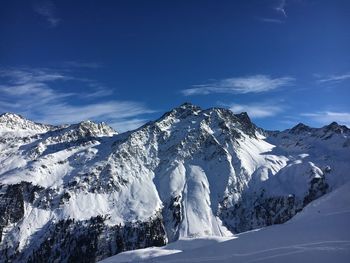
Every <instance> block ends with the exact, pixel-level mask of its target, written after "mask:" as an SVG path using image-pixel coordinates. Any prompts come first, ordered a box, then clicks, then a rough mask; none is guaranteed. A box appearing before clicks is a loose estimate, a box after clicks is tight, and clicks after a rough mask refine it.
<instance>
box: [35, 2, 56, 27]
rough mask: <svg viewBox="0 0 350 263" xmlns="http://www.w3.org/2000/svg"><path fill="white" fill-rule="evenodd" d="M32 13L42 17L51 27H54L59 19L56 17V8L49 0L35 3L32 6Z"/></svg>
mask: <svg viewBox="0 0 350 263" xmlns="http://www.w3.org/2000/svg"><path fill="white" fill-rule="evenodd" d="M33 8H34V11H35V12H36V13H38V14H39V15H41V16H42V17H44V18H45V19H46V21H47V22H48V23H49V24H50V26H52V27H56V26H57V25H58V24H59V23H60V21H61V19H60V18H58V17H57V15H56V6H55V4H54V3H53V2H52V1H51V0H44V1H40V2H37V3H36V4H35V5H34V6H33Z"/></svg>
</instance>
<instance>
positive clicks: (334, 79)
mask: <svg viewBox="0 0 350 263" xmlns="http://www.w3.org/2000/svg"><path fill="white" fill-rule="evenodd" d="M318 78H319V79H318V80H317V81H318V82H319V83H339V82H342V81H345V80H348V79H350V72H349V73H345V74H341V75H331V76H327V77H320V76H318Z"/></svg>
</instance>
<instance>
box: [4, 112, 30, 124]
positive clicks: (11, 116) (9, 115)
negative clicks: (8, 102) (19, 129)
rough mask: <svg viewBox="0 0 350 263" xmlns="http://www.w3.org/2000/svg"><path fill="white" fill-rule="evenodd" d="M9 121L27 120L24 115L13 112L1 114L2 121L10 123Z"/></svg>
mask: <svg viewBox="0 0 350 263" xmlns="http://www.w3.org/2000/svg"><path fill="white" fill-rule="evenodd" d="M9 120H14V121H15V120H25V118H24V117H23V116H22V115H19V114H16V113H12V112H5V113H2V114H0V121H1V122H3V121H9Z"/></svg>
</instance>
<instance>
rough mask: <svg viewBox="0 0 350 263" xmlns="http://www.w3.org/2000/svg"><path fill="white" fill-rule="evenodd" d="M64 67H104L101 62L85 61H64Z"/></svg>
mask: <svg viewBox="0 0 350 263" xmlns="http://www.w3.org/2000/svg"><path fill="white" fill-rule="evenodd" d="M62 66H63V67H73V68H88V69H97V68H102V66H103V65H102V64H101V63H96V62H83V61H73V60H72V61H65V62H63V63H62Z"/></svg>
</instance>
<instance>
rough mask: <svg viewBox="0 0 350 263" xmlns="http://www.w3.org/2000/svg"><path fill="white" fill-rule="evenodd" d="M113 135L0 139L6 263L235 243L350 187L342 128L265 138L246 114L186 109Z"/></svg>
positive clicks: (73, 130)
mask: <svg viewBox="0 0 350 263" xmlns="http://www.w3.org/2000/svg"><path fill="white" fill-rule="evenodd" d="M0 124H1V123H0ZM1 127H2V126H1V125H0V132H1ZM30 127H31V126H30ZM50 127H51V126H50ZM108 127H109V126H107V125H105V124H100V125H99V124H95V123H93V122H89V121H88V122H81V123H80V124H72V125H69V126H54V128H53V129H50V130H48V131H42V130H40V129H39V130H37V129H36V127H34V128H35V129H34V130H33V132H32V133H31V134H30V135H29V136H28V134H24V135H23V134H22V133H19V134H18V135H16V134H15V135H11V134H7V135H6V136H3V138H1V140H0V148H1V152H0V195H1V197H2V198H3V199H2V200H5V201H2V202H0V255H2V256H3V258H5V259H6V260H12V261H14V262H16V261H20V260H22V259H23V258H25V257H27V258H29V261H32V262H36V261H38V262H40V260H42V261H45V260H46V261H54V260H61V261H70V260H71V261H72V260H73V259H74V260H79V259H80V260H83V258H89V260H90V261H91V262H94V261H95V260H100V259H103V258H105V257H107V256H111V255H113V254H116V253H119V252H121V251H125V250H131V249H136V248H142V247H147V246H154V245H157V246H159V245H164V244H166V243H168V242H173V241H176V240H178V239H181V238H187V237H191V238H193V237H200V236H230V235H232V234H235V233H240V232H244V231H247V230H252V229H255V228H260V227H264V226H267V225H272V224H280V223H284V222H286V221H287V220H289V219H290V218H292V217H293V216H294V215H295V214H296V213H297V212H299V211H300V210H302V209H303V207H304V206H306V205H307V204H309V203H310V202H312V201H313V200H315V199H317V198H319V197H320V196H322V195H324V194H326V193H328V192H330V191H333V190H334V189H336V188H337V187H339V186H340V185H342V184H343V183H345V182H347V181H348V180H349V178H348V176H347V173H346V171H347V169H348V168H349V162H348V159H347V157H346V156H349V154H350V143H349V137H350V130H349V129H347V128H346V127H345V128H344V127H342V126H340V125H336V124H330V125H328V126H325V127H322V128H312V129H313V130H312V131H311V133H310V131H309V129H307V131H306V132H305V131H304V132H303V131H300V128H298V129H294V131H292V130H293V128H292V129H289V130H285V131H282V132H268V131H264V130H263V129H261V128H258V127H257V126H256V125H255V124H254V123H252V122H251V120H250V118H249V116H248V115H247V114H246V113H240V114H234V113H232V112H231V111H229V110H227V109H221V108H210V109H206V110H202V109H201V108H199V107H198V106H195V105H192V104H189V103H185V104H182V105H181V106H179V107H177V108H174V109H173V110H171V111H169V112H167V113H165V114H164V115H163V116H161V117H160V118H158V119H157V120H155V121H152V122H149V123H147V124H145V125H143V126H141V127H140V128H138V129H136V130H133V131H129V132H126V133H122V134H116V132H115V131H114V130H112V129H110V128H108ZM301 128H302V129H301V130H303V129H304V128H303V127H301ZM296 130H297V132H295V131H296ZM37 131H38V133H36V132H37ZM9 136H10V137H9ZM11 136H12V137H11ZM16 136H17V137H16ZM0 137H1V136H0ZM18 137H19V139H18ZM13 138H17V139H13ZM329 153H332V154H331V155H330V154H329ZM38 229H39V230H38ZM55 236H58V237H60V239H58V238H56V237H55ZM48 240H51V241H48ZM50 242H51V243H50ZM72 242H73V243H74V244H75V245H73V246H71V247H70V248H68V247H69V246H68V244H71V243H72ZM78 244H80V245H78ZM81 244H84V245H83V246H82V245H81ZM82 247H85V248H88V249H85V250H84V251H85V252H84V251H82V250H81V249H82ZM77 255H79V256H80V257H81V258H76V257H77Z"/></svg>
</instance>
